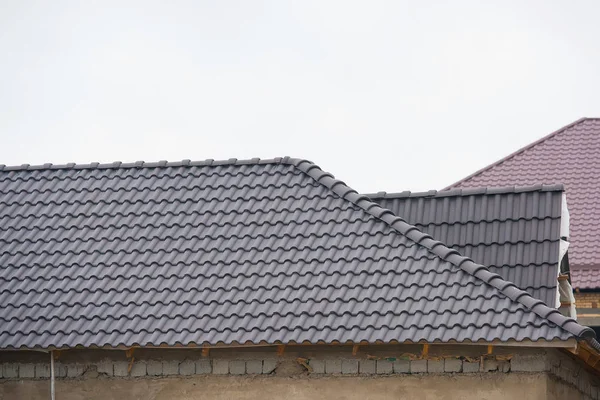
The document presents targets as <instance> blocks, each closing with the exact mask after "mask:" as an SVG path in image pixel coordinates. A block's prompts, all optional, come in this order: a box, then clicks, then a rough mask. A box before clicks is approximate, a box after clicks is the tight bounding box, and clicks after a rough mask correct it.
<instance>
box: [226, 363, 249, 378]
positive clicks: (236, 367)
mask: <svg viewBox="0 0 600 400" xmlns="http://www.w3.org/2000/svg"><path fill="white" fill-rule="evenodd" d="M229 373H230V374H231V375H244V374H245V373H246V361H237V360H236V361H230V362H229Z"/></svg>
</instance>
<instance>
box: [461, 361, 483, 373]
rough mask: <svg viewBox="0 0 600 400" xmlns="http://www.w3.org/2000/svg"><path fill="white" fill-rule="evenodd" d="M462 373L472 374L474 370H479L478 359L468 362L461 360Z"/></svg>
mask: <svg viewBox="0 0 600 400" xmlns="http://www.w3.org/2000/svg"><path fill="white" fill-rule="evenodd" d="M462 367H463V373H465V374H472V373H474V372H479V361H475V362H469V361H463V365H462Z"/></svg>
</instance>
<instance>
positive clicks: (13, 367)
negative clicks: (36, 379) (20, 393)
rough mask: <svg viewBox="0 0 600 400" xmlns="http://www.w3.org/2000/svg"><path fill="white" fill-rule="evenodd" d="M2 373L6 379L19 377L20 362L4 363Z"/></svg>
mask: <svg viewBox="0 0 600 400" xmlns="http://www.w3.org/2000/svg"><path fill="white" fill-rule="evenodd" d="M2 375H3V376H4V378H5V379H10V378H18V377H19V364H4V365H2Z"/></svg>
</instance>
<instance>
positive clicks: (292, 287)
mask: <svg viewBox="0 0 600 400" xmlns="http://www.w3.org/2000/svg"><path fill="white" fill-rule="evenodd" d="M470 285H472V286H479V285H478V284H477V283H476V282H467V283H466V284H465V285H461V286H460V287H463V288H464V287H467V286H470ZM439 286H446V287H448V288H452V287H453V286H454V284H452V285H448V284H447V283H446V282H441V283H440V284H439V285H437V286H434V285H433V284H431V283H429V282H428V283H425V284H424V285H422V286H418V285H410V286H406V285H403V284H402V283H399V284H398V285H396V286H391V285H390V284H383V285H382V286H377V285H368V286H365V285H362V284H356V285H354V286H350V285H348V284H345V283H343V284H341V285H340V286H335V285H333V284H330V285H327V286H321V285H319V284H316V285H314V286H309V285H306V284H302V285H296V286H295V285H292V284H288V285H285V286H276V285H274V286H272V287H267V286H265V285H260V286H258V287H250V286H249V287H246V288H243V289H239V288H238V287H232V288H230V289H224V288H217V289H213V288H210V287H206V288H202V289H200V288H196V287H189V288H186V289H185V290H187V291H195V292H198V293H202V292H210V293H219V292H225V293H232V292H235V293H240V292H242V293H243V292H246V291H248V290H250V291H258V290H264V291H272V290H282V291H283V290H287V289H290V290H299V289H305V290H313V289H320V290H327V289H329V288H332V289H342V288H346V289H356V288H360V289H369V288H375V289H380V288H384V287H389V288H390V289H395V288H405V289H410V288H415V287H416V288H426V287H431V288H433V287H439ZM178 291H179V289H173V288H169V287H167V288H162V289H161V290H159V289H158V288H151V289H149V290H145V289H136V290H131V289H129V288H120V289H117V288H110V289H108V290H106V289H105V288H95V290H91V289H88V288H83V289H80V290H78V289H76V288H71V289H68V290H64V289H63V288H57V289H56V290H54V291H49V290H41V291H39V290H34V289H31V290H28V291H25V290H23V289H16V290H15V291H14V292H13V293H10V294H13V295H14V294H24V295H27V294H29V293H34V294H41V293H45V292H46V293H50V294H55V293H63V294H67V293H73V292H75V293H77V294H82V293H86V292H87V293H90V294H95V293H104V294H109V293H111V292H116V293H125V292H127V293H130V294H135V293H147V294H148V293H152V292H156V293H164V292H170V293H177V292H178ZM4 293H7V292H4ZM13 304H14V302H13Z"/></svg>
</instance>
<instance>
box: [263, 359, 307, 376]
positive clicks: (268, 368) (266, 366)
mask: <svg viewBox="0 0 600 400" xmlns="http://www.w3.org/2000/svg"><path fill="white" fill-rule="evenodd" d="M310 365H312V364H310ZM276 368H277V360H274V359H269V360H263V374H271V373H273V372H274V371H275V369H276Z"/></svg>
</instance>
